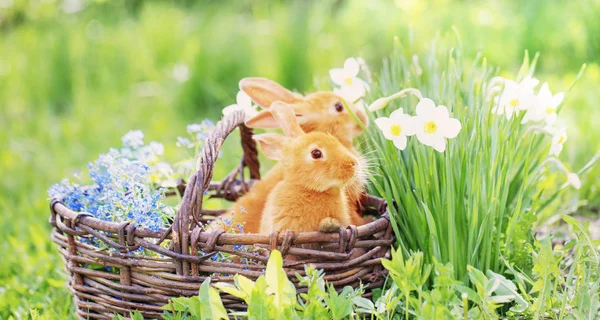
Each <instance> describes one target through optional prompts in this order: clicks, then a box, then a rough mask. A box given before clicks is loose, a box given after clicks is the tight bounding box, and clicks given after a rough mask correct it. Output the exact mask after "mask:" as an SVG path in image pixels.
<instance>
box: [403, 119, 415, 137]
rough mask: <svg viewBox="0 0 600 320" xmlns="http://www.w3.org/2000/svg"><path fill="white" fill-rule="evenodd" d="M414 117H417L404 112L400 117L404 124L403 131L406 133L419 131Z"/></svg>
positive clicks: (408, 134)
mask: <svg viewBox="0 0 600 320" xmlns="http://www.w3.org/2000/svg"><path fill="white" fill-rule="evenodd" d="M414 118H415V117H413V116H411V115H409V114H404V115H403V116H402V118H401V119H400V125H401V126H402V131H403V134H404V135H406V136H412V135H415V134H416V133H417V130H416V127H415V121H414Z"/></svg>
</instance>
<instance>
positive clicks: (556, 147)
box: [550, 128, 567, 156]
mask: <svg viewBox="0 0 600 320" xmlns="http://www.w3.org/2000/svg"><path fill="white" fill-rule="evenodd" d="M565 141H567V131H566V130H565V129H564V128H563V129H559V130H558V131H557V132H556V133H555V134H554V136H553V137H552V145H550V155H551V156H558V155H559V154H560V152H561V151H562V149H563V144H564V143H565Z"/></svg>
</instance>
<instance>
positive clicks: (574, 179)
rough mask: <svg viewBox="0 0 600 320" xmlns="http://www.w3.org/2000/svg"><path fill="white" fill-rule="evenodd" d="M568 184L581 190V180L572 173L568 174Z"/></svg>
mask: <svg viewBox="0 0 600 320" xmlns="http://www.w3.org/2000/svg"><path fill="white" fill-rule="evenodd" d="M567 182H568V183H569V184H570V185H572V186H573V188H575V189H577V190H579V188H581V180H580V179H579V176H577V174H576V173H573V172H570V173H569V174H567Z"/></svg>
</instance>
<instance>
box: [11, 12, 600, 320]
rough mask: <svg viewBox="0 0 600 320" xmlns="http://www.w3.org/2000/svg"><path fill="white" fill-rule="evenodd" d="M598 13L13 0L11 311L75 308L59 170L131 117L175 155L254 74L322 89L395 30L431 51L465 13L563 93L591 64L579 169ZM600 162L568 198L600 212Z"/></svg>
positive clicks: (377, 60) (472, 44) (577, 123)
mask: <svg viewBox="0 0 600 320" xmlns="http://www.w3.org/2000/svg"><path fill="white" fill-rule="evenodd" d="M598 17H600V1H597V0H593V1H577V2H575V1H542V0H534V1H494V2H491V1H490V2H473V1H416V0H415V1H372V0H370V1H361V0H356V1H349V0H339V1H294V2H287V1H286V2H284V1H241V0H240V1H204V2H201V3H195V2H194V1H168V2H159V1H151V0H147V1H143V0H120V1H84V0H64V1H63V0H60V1H59V0H43V1H34V0H29V1H27V0H0V173H1V174H2V177H1V179H0V219H1V220H0V221H1V224H0V252H2V255H1V256H0V319H7V318H10V317H11V316H12V317H13V318H16V319H20V318H28V317H31V316H30V313H31V312H32V311H33V312H34V314H39V315H40V316H41V317H42V318H49V319H59V318H60V319H66V318H70V317H72V316H71V315H70V313H71V310H73V307H72V302H71V298H70V296H69V294H68V291H67V289H66V288H65V286H64V280H65V276H64V272H63V270H62V261H61V258H60V257H59V256H58V254H57V251H56V249H55V246H54V245H53V244H52V243H51V242H50V240H49V231H50V226H49V225H48V223H47V221H48V216H49V210H48V199H47V195H46V189H47V188H48V187H49V186H50V185H51V184H52V183H55V182H58V181H60V179H62V178H64V177H70V176H71V175H72V174H73V173H76V172H80V171H83V172H85V171H84V170H85V164H86V163H87V162H88V161H90V160H93V159H95V158H96V157H97V155H98V154H99V153H103V152H106V151H107V150H108V148H109V147H111V146H118V145H120V137H121V136H122V135H123V134H125V133H126V132H127V131H129V130H131V129H140V130H143V132H144V133H145V134H146V141H149V140H156V141H160V142H163V143H164V144H165V147H166V152H167V154H169V151H171V150H174V148H175V139H176V137H177V136H178V135H183V134H184V133H185V125H186V124H189V123H193V122H198V121H200V120H202V119H204V118H211V119H218V117H219V116H220V110H221V108H222V107H223V106H226V105H228V104H231V103H234V99H235V94H236V92H237V82H238V80H239V79H240V78H242V77H245V76H263V77H269V78H272V79H275V80H277V81H279V82H280V83H282V84H283V85H285V86H286V87H288V88H291V89H296V90H298V91H300V92H308V91H310V90H314V88H316V87H327V84H328V82H327V81H328V79H327V75H328V74H327V72H328V70H329V69H330V68H332V67H340V66H341V65H343V61H344V59H345V58H346V57H349V56H361V57H363V58H365V59H366V60H367V62H368V63H369V64H370V65H371V67H372V69H373V70H377V69H378V68H379V66H381V63H382V58H384V57H385V56H387V55H388V54H389V53H390V52H391V48H392V46H393V38H394V36H398V39H399V41H400V43H402V44H403V45H405V46H407V49H408V50H413V51H414V52H415V53H417V54H418V53H420V52H423V50H427V48H429V46H430V45H431V44H432V41H433V40H434V39H436V37H454V33H453V31H452V26H456V28H457V29H458V31H459V33H460V35H461V41H462V46H463V54H464V55H466V56H468V57H475V56H476V55H477V54H482V55H483V56H485V57H487V59H488V63H489V64H492V65H496V66H498V67H500V68H501V70H502V71H501V73H502V74H506V75H513V76H514V74H515V73H516V72H517V71H518V67H519V65H520V63H521V61H522V57H523V54H524V51H525V50H526V49H527V50H529V51H530V52H536V51H540V52H541V58H540V61H539V63H538V72H537V77H538V78H540V79H542V81H548V82H550V88H551V89H552V90H553V91H565V90H567V88H568V86H569V85H570V84H571V82H572V81H573V79H574V78H575V75H576V74H577V72H578V71H579V68H580V67H581V65H582V64H583V63H587V64H588V68H587V70H586V73H585V75H584V76H583V78H582V79H581V80H580V82H579V83H578V84H577V85H576V86H575V87H574V88H573V89H572V90H571V91H570V92H569V93H568V94H567V96H566V101H565V108H564V109H563V111H562V115H563V117H564V118H565V119H566V121H567V124H568V127H569V130H568V134H569V141H568V142H567V144H566V149H565V150H564V152H563V154H562V155H561V158H562V160H564V161H565V162H566V163H569V164H570V165H569V166H570V168H571V169H573V170H575V171H576V170H577V169H579V168H580V167H581V166H583V164H584V163H585V162H587V161H588V160H589V159H590V158H591V157H592V156H593V154H594V153H595V152H597V151H598V150H599V149H600V126H599V125H598V122H599V121H600V108H599V106H598V103H599V102H600V90H598V88H599V85H600V68H599V66H598V63H599V61H600V19H598ZM226 152H229V153H230V154H236V155H239V153H240V151H238V150H233V148H229V151H226ZM234 158H235V157H231V159H234ZM171 160H174V159H171ZM235 162H237V160H234V161H230V163H226V162H224V163H223V164H222V166H221V167H220V168H222V169H221V171H223V172H224V171H226V170H227V169H230V168H231V166H232V165H233V164H234V163H235ZM228 166H229V168H227V167H228ZM598 173H599V170H598V169H595V170H594V171H592V172H590V173H588V174H587V175H586V176H584V177H582V180H583V184H584V185H583V186H582V188H581V189H580V190H579V192H578V194H577V197H576V198H575V199H576V200H575V202H569V203H567V204H566V205H568V206H569V207H570V208H574V207H577V206H580V205H583V206H585V207H586V208H587V209H590V210H589V211H592V212H593V211H595V210H596V209H595V207H596V204H598V203H600V194H599V191H598V188H599V187H600V182H597V181H596V180H597V179H596V177H597V176H598ZM599 181H600V180H599Z"/></svg>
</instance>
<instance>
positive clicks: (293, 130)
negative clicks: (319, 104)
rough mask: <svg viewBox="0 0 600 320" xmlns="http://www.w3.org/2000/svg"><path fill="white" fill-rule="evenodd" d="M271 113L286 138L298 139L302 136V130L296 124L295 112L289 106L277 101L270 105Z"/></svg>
mask: <svg viewBox="0 0 600 320" xmlns="http://www.w3.org/2000/svg"><path fill="white" fill-rule="evenodd" d="M271 113H272V114H273V117H274V118H275V120H277V123H279V126H280V127H281V128H282V129H283V132H284V133H285V135H286V136H288V137H299V136H301V135H303V134H304V130H302V128H301V127H300V125H299V124H298V119H297V118H296V112H295V111H294V108H293V107H292V106H290V105H289V104H286V103H283V102H280V101H277V102H275V103H273V104H272V105H271Z"/></svg>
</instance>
